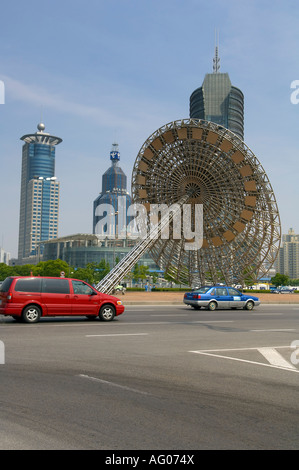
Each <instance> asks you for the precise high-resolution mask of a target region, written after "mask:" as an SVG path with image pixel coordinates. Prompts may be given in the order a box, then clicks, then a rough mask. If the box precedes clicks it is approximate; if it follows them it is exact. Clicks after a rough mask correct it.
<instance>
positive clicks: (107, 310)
mask: <svg viewBox="0 0 299 470" xmlns="http://www.w3.org/2000/svg"><path fill="white" fill-rule="evenodd" d="M114 317H115V308H114V307H113V305H103V306H102V307H101V309H100V313H99V318H100V320H102V321H112V320H113V318H114Z"/></svg>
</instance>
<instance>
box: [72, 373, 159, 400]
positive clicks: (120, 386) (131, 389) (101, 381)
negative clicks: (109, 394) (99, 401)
mask: <svg viewBox="0 0 299 470" xmlns="http://www.w3.org/2000/svg"><path fill="white" fill-rule="evenodd" d="M78 377H82V378H83V379H88V380H92V381H93V382H99V383H101V384H104V385H110V386H112V387H117V388H121V389H123V390H128V391H129V392H135V393H141V394H142V395H150V393H148V392H144V391H142V390H136V389H135V388H131V387H127V386H126V385H120V384H116V383H115V382H109V381H108V380H103V379H99V378H97V377H91V376H90V375H84V374H79V376H78Z"/></svg>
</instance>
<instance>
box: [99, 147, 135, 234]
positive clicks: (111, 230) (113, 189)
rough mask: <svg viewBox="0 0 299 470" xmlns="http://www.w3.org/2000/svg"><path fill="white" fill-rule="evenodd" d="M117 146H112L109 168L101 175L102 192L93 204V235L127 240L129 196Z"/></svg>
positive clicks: (129, 218)
mask: <svg viewBox="0 0 299 470" xmlns="http://www.w3.org/2000/svg"><path fill="white" fill-rule="evenodd" d="M119 160H120V153H119V150H118V144H116V143H114V144H113V145H112V150H111V152H110V161H111V166H110V168H108V170H107V171H105V173H104V174H103V175H102V192H101V193H100V194H99V196H98V197H97V198H96V199H95V201H94V203H93V233H94V234H97V235H99V236H101V237H110V238H127V235H128V233H127V227H128V225H129V223H130V220H131V217H128V216H127V211H128V208H129V206H130V205H131V196H130V195H129V193H128V191H127V177H126V175H125V173H124V172H123V170H122V169H121V167H120V166H119Z"/></svg>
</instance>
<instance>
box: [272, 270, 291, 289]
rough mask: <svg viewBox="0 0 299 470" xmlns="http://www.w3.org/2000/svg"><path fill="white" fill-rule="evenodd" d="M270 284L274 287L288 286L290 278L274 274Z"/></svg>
mask: <svg viewBox="0 0 299 470" xmlns="http://www.w3.org/2000/svg"><path fill="white" fill-rule="evenodd" d="M271 282H272V284H273V285H274V286H276V287H278V286H287V285H289V282H290V278H289V276H287V275H286V274H279V273H276V274H275V276H274V277H272V278H271Z"/></svg>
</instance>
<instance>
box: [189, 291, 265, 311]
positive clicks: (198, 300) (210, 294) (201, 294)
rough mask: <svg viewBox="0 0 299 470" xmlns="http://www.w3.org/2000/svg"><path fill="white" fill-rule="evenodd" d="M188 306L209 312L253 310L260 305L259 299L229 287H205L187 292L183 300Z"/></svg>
mask: <svg viewBox="0 0 299 470" xmlns="http://www.w3.org/2000/svg"><path fill="white" fill-rule="evenodd" d="M183 301H184V303H185V304H186V305H190V306H191V307H193V308H194V309H196V310H198V309H200V308H201V307H204V308H206V309H207V310H216V309H218V308H219V309H221V308H222V309H226V308H227V309H228V308H232V309H236V308H243V309H246V310H252V309H253V308H254V307H256V306H258V305H260V300H259V298H258V297H255V296H253V295H245V294H243V292H240V291H238V290H237V289H235V288H234V287H229V286H222V285H221V286H219V285H215V286H203V287H200V288H199V289H197V290H196V291H192V292H186V293H185V295H184V299H183Z"/></svg>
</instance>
